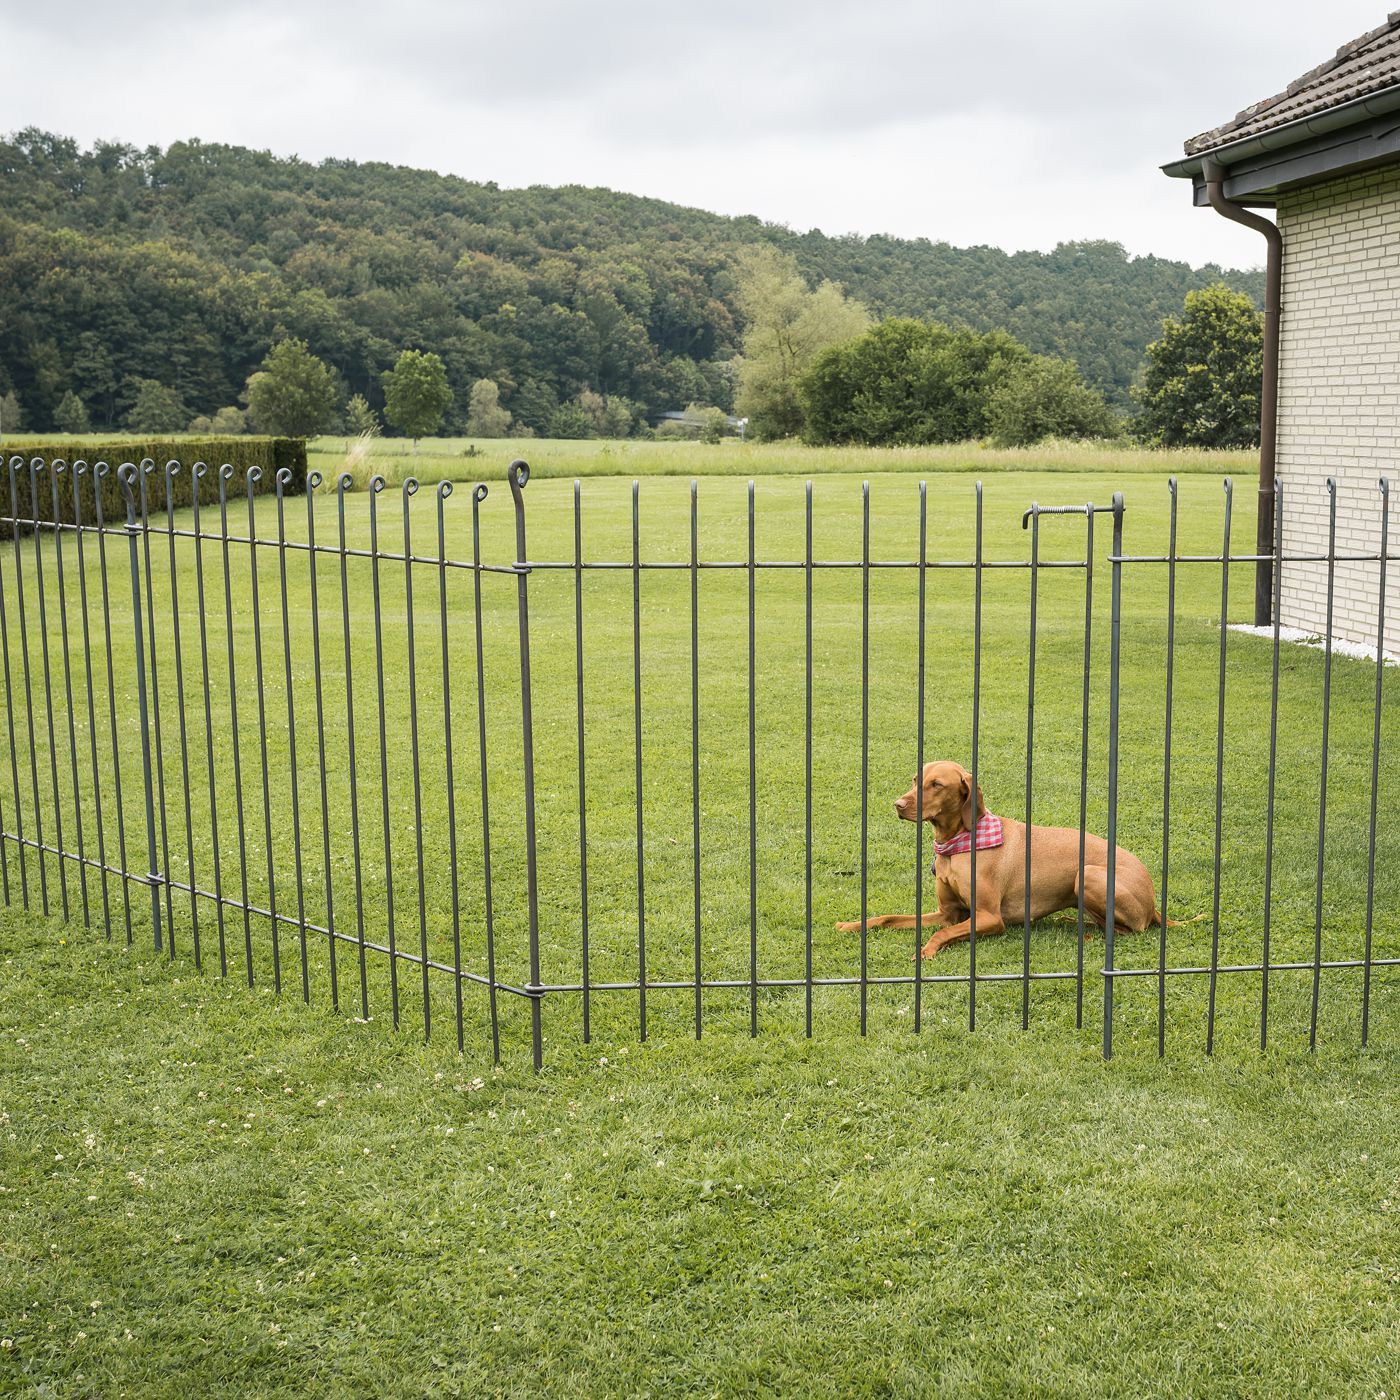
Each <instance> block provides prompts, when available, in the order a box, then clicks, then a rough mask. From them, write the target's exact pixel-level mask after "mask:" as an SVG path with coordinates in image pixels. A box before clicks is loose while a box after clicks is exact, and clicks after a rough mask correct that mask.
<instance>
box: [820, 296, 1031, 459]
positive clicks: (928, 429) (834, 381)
mask: <svg viewBox="0 0 1400 1400" xmlns="http://www.w3.org/2000/svg"><path fill="white" fill-rule="evenodd" d="M1029 358H1030V351H1029V350H1027V349H1026V347H1025V346H1024V345H1022V344H1021V343H1020V341H1018V340H1015V339H1014V338H1013V337H1011V336H1009V335H1007V334H1006V332H1005V331H987V332H985V333H979V332H977V331H969V330H954V329H952V328H951V327H949V326H945V325H941V324H940V323H939V322H937V321H915V320H909V319H905V318H901V317H895V318H892V319H890V320H888V321H882V322H881V323H880V324H879V325H878V326H875V327H874V328H873V329H871V330H869V331H867V332H866V333H865V334H864V335H862V336H860V337H859V338H858V339H856V340H852V341H849V342H848V343H847V344H844V345H838V346H833V347H832V348H831V349H829V350H825V351H823V352H822V354H820V355H818V356H817V358H816V360H815V361H814V362H813V364H812V366H811V368H810V369H809V370H808V371H807V372H806V374H804V375H803V377H802V380H801V385H800V389H801V396H802V406H803V412H804V414H805V417H806V423H807V426H806V438H807V441H809V442H814V443H858V444H860V445H862V446H866V447H884V446H891V445H907V446H922V445H925V444H928V443H937V442H964V441H966V440H967V439H968V438H977V437H982V436H984V435H985V433H986V431H987V398H988V395H989V393H990V391H991V389H992V386H993V385H994V384H995V383H996V382H997V381H998V380H999V379H1000V378H1001V376H1002V375H1003V374H1005V373H1006V371H1007V370H1008V369H1009V368H1010V367H1011V366H1012V365H1014V364H1017V363H1020V362H1023V361H1025V360H1028V359H1029Z"/></svg>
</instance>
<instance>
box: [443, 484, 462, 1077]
mask: <svg viewBox="0 0 1400 1400" xmlns="http://www.w3.org/2000/svg"><path fill="white" fill-rule="evenodd" d="M451 494H452V483H451V482H450V481H440V482H438V488H437V536H438V571H437V572H438V640H439V643H440V645H441V650H442V753H443V767H444V773H443V780H444V781H445V782H446V784H447V877H448V880H449V881H450V882H451V885H452V972H453V978H452V982H453V991H454V1010H455V1013H456V1017H457V1053H458V1054H461V1053H462V1051H463V1050H464V1049H465V1048H466V1044H465V1041H466V1032H465V1030H464V1028H463V1025H462V900H461V891H460V889H459V888H458V879H457V780H456V777H455V775H454V773H453V767H452V667H451V664H450V662H449V659H448V654H447V523H446V518H445V511H444V506H445V505H446V502H447V498H448V497H449V496H450V495H451Z"/></svg>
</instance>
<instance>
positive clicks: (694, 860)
mask: <svg viewBox="0 0 1400 1400" xmlns="http://www.w3.org/2000/svg"><path fill="white" fill-rule="evenodd" d="M699 493H700V484H699V482H697V481H695V480H694V479H693V478H692V479H691V483H690V849H691V904H692V910H691V921H692V923H693V924H694V939H695V1038H696V1040H699V1039H700V1029H701V1012H702V1009H703V1008H702V997H701V990H700V986H701V982H702V980H703V978H702V976H701V956H702V954H701V947H700V500H699Z"/></svg>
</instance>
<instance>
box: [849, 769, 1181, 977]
mask: <svg viewBox="0 0 1400 1400" xmlns="http://www.w3.org/2000/svg"><path fill="white" fill-rule="evenodd" d="M921 781H922V786H923V805H922V812H923V819H924V820H925V821H926V822H928V823H930V825H932V827H933V831H934V842H933V849H934V861H933V874H934V878H935V881H936V885H937V892H938V908H937V909H935V910H933V911H932V912H931V913H927V914H925V915H924V916H923V918H922V923H923V924H925V925H928V924H935V925H941V927H939V928H937V929H936V930H935V932H934V934H933V935H932V937H930V939H929V940H928V942H927V943H925V944H924V947H923V955H924V957H926V958H932V957H935V956H937V954H938V952H939V950H940V949H943V948H946V947H947V946H948V944H950V943H957V942H959V941H960V940H962V939H964V938H968V937H970V936H971V932H972V921H971V914H972V904H971V898H972V895H971V891H972V842H973V839H974V833H975V838H976V841H977V933H978V936H979V937H982V936H990V935H991V934H995V933H1005V932H1006V926H1007V924H1008V922H1014V923H1019V922H1020V921H1021V920H1022V919H1024V918H1025V911H1026V825H1025V823H1024V822H1018V821H1012V820H1011V819H1010V818H1001V817H996V816H992V815H991V814H989V813H988V811H987V808H986V804H985V803H984V802H983V800H982V789H981V788H980V787H979V788H978V789H977V793H976V801H975V802H974V801H973V785H972V774H970V773H969V772H968V771H967V769H965V768H964V767H962V766H961V765H960V764H957V763H950V762H946V761H945V762H937V763H926V764H925V765H924V771H923V774H922V779H921ZM894 809H895V811H896V812H897V813H898V815H899V816H900V818H901V819H902V820H903V821H907V822H912V821H918V820H919V812H920V810H921V809H920V804H919V791H918V789H917V788H910V790H909V791H908V792H906V793H905V794H904V796H903V797H901V798H899V799H898V800H897V801H896V802H895V804H894ZM1107 904H1108V842H1107V841H1105V840H1104V839H1103V837H1102V836H1094V835H1092V834H1091V833H1086V834H1085V837H1084V913H1085V915H1086V916H1087V917H1088V918H1090V919H1092V920H1093V921H1094V923H1096V924H1097V925H1098V926H1099V927H1100V928H1104V927H1105V926H1106V925H1105V921H1106V919H1107V913H1108V910H1107ZM1078 907H1079V830H1078V828H1077V827H1064V826H1032V827H1031V888H1030V910H1031V918H1032V919H1040V918H1043V917H1044V916H1045V915H1047V914H1054V913H1056V912H1057V911H1058V910H1061V909H1077V908H1078ZM1113 922H1114V927H1115V928H1116V929H1118V930H1119V931H1121V932H1124V933H1130V932H1131V933H1141V932H1142V931H1143V930H1144V929H1146V928H1148V927H1149V926H1150V925H1152V924H1160V923H1161V922H1162V916H1161V914H1160V913H1159V912H1158V909H1157V894H1156V890H1155V889H1154V888H1153V884H1152V877H1151V875H1149V874H1148V873H1147V867H1146V866H1145V865H1143V863H1142V862H1141V861H1140V860H1139V859H1138V858H1137V857H1136V856H1135V855H1133V853H1132V852H1131V851H1125V850H1124V849H1123V848H1122V847H1121V846H1119V847H1118V857H1117V862H1116V870H1115V882H1114V898H1113ZM914 925H915V918H914V915H912V914H877V915H875V916H874V917H873V918H868V919H867V920H866V927H867V928H913V927H914ZM836 927H837V928H838V929H839V930H840V931H841V932H842V933H854V932H858V931H859V929H860V921H859V920H856V921H855V922H852V923H842V924H837V925H836Z"/></svg>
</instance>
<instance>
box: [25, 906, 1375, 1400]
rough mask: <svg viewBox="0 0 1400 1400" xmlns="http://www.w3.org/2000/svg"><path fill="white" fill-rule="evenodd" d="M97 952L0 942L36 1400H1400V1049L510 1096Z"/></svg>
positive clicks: (856, 1044) (74, 937) (1012, 1034)
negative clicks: (1052, 1398) (977, 1398)
mask: <svg viewBox="0 0 1400 1400" xmlns="http://www.w3.org/2000/svg"><path fill="white" fill-rule="evenodd" d="M62 938H63V933H62V930H60V929H59V928H58V927H56V926H43V925H36V924H35V923H33V922H32V921H29V920H26V919H22V918H20V917H17V916H15V915H13V914H8V915H0V1187H3V1189H2V1190H0V1346H3V1348H4V1350H3V1351H0V1390H2V1391H4V1392H6V1393H9V1394H20V1395H31V1394H32V1395H49V1394H58V1395H73V1394H81V1395H119V1394H139V1395H143V1396H165V1395H179V1394H200V1395H249V1394H259V1395H269V1394H306V1393H308V1392H311V1393H321V1394H324V1393H329V1394H364V1393H374V1394H392V1395H481V1394H493V1395H525V1394H572V1395H589V1396H593V1395H612V1394H638V1393H661V1392H666V1393H672V1394H677V1393H679V1394H697V1395H713V1394H725V1395H728V1394H769V1393H775V1392H788V1393H791V1392H794V1391H798V1392H801V1393H804V1394H811V1395H833V1396H835V1395H853V1394H854V1395H924V1394H929V1393H930V1392H937V1393H940V1394H943V1393H952V1394H960V1395H961V1394H965V1395H985V1396H1003V1395H1031V1394H1035V1395H1046V1394H1051V1395H1066V1396H1069V1395H1074V1396H1087V1395H1123V1394H1129V1393H1131V1394H1136V1395H1164V1396H1165V1395H1180V1396H1199V1395H1207V1394H1208V1395H1218V1396H1260V1395H1284V1394H1290V1395H1296V1394H1309V1395H1339V1396H1340V1395H1345V1396H1360V1397H1366V1400H1380V1397H1382V1396H1384V1395H1386V1394H1390V1395H1393V1394H1394V1384H1393V1382H1394V1357H1395V1355H1396V1352H1397V1348H1400V1321H1397V1311H1396V1306H1395V1299H1396V1286H1397V1283H1398V1282H1400V1277H1398V1276H1397V1259H1396V1251H1395V1212H1396V1211H1397V1209H1400V1191H1398V1190H1397V1185H1398V1183H1397V1172H1400V1157H1398V1156H1397V1151H1396V1141H1397V1140H1396V1134H1395V1131H1394V1126H1395V1117H1394V1112H1395V1109H1394V1088H1395V1082H1396V1071H1397V1059H1396V1056H1395V1054H1394V1053H1393V1042H1392V1045H1391V1048H1389V1049H1385V1048H1379V1049H1377V1050H1375V1051H1373V1052H1371V1053H1369V1054H1367V1055H1358V1054H1356V1053H1354V1052H1351V1051H1341V1050H1332V1051H1329V1052H1328V1053H1327V1054H1325V1055H1322V1056H1317V1057H1308V1056H1306V1055H1305V1054H1302V1053H1297V1052H1294V1053H1290V1054H1280V1053H1275V1052H1271V1053H1270V1054H1269V1055H1268V1056H1263V1057H1261V1056H1257V1055H1246V1056H1241V1057H1229V1058H1219V1057H1217V1058H1216V1059H1215V1060H1212V1061H1206V1060H1204V1059H1203V1058H1201V1057H1200V1056H1198V1055H1186V1056H1179V1057H1176V1058H1174V1059H1169V1060H1167V1061H1165V1062H1161V1063H1159V1062H1157V1061H1156V1060H1154V1059H1151V1058H1149V1057H1127V1058H1120V1059H1118V1060H1115V1061H1113V1062H1112V1063H1111V1064H1109V1065H1105V1064H1104V1063H1103V1062H1102V1061H1101V1060H1100V1059H1099V1057H1098V1055H1097V1052H1096V1049H1095V1047H1094V1046H1093V1044H1092V1043H1091V1042H1089V1041H1086V1040H1085V1039H1083V1038H1080V1037H1077V1036H1075V1034H1074V1033H1073V1032H1072V1031H1069V1030H1066V1029H1063V1028H1062V1027H1059V1026H1044V1027H1040V1028H1038V1029H1037V1031H1036V1033H1035V1034H1033V1035H1031V1036H1026V1035H1022V1034H1021V1033H1020V1032H1019V1031H1016V1030H1013V1029H1012V1028H1011V1027H1010V1026H1009V1024H1008V1023H1007V1021H1006V1020H1005V1019H1004V1018H1003V1019H1001V1020H1000V1021H997V1022H994V1023H992V1024H990V1025H989V1026H988V1027H987V1028H986V1029H984V1030H982V1031H979V1032H978V1034H977V1035H975V1036H968V1035H966V1034H965V1033H963V1032H962V1031H961V1030H960V1029H958V1028H957V1026H956V1025H947V1026H940V1027H939V1028H938V1030H937V1031H936V1032H934V1031H930V1032H929V1033H927V1034H926V1035H925V1037H924V1038H923V1039H922V1040H920V1041H918V1042H915V1041H914V1040H913V1039H912V1038H910V1037H909V1036H907V1035H906V1036H899V1037H896V1036H881V1037H878V1038H875V1039H870V1040H866V1041H860V1040H858V1039H857V1038H856V1037H855V1036H854V1035H852V1034H850V1033H849V1032H846V1033H839V1034H826V1035H823V1036H821V1037H819V1038H818V1039H816V1040H814V1041H805V1040H804V1039H802V1037H801V1035H800V1034H799V1033H797V1032H796V1031H794V1030H793V1029H791V1027H790V1026H789V1028H787V1029H781V1028H779V1029H773V1030H770V1032H769V1033H768V1034H767V1035H765V1036H764V1037H763V1038H762V1039H760V1040H757V1041H749V1040H747V1039H744V1038H742V1037H738V1036H735V1037H731V1038H727V1039H725V1040H724V1041H721V1042H715V1041H705V1042H702V1043H700V1044H698V1045H697V1044H696V1043H695V1042H694V1041H689V1040H687V1039H686V1038H685V1037H684V1036H676V1037H673V1038H669V1039H667V1040H665V1041H664V1043H660V1044H652V1045H649V1046H646V1047H638V1046H637V1045H636V1044H635V1042H631V1043H624V1042H618V1041H607V1042H604V1043H600V1044H595V1045H594V1046H593V1047H592V1048H591V1049H588V1050H585V1049H584V1048H583V1047H580V1046H573V1047H570V1048H561V1049H560V1050H559V1051H558V1052H557V1053H555V1054H553V1055H552V1056H551V1059H550V1062H549V1063H548V1065H547V1066H546V1069H545V1072H544V1073H543V1074H542V1075H539V1076H536V1075H533V1074H531V1073H530V1072H529V1070H528V1069H526V1068H521V1067H518V1060H517V1067H510V1068H507V1069H506V1070H504V1071H503V1072H498V1073H492V1072H491V1071H490V1070H489V1069H485V1068H484V1067H482V1066H480V1065H479V1064H476V1063H473V1061H472V1060H471V1059H469V1060H468V1061H466V1062H465V1063H464V1062H463V1061H462V1060H461V1059H460V1058H459V1057H458V1056H456V1055H455V1054H454V1053H453V1052H452V1051H451V1050H450V1049H449V1048H448V1047H447V1046H446V1045H444V1044H440V1043H435V1044H434V1045H433V1046H430V1047H426V1048H425V1047H424V1046H423V1045H422V1044H421V1043H419V1042H417V1041H416V1040H415V1038H413V1037H411V1036H393V1035H390V1034H387V1033H386V1032H383V1031H378V1030H373V1029H365V1028H354V1027H350V1026H347V1025H346V1024H345V1023H344V1022H343V1021H341V1020H339V1019H338V1018H334V1017H332V1016H330V1015H329V1014H327V1013H326V1012H325V1011H324V1010H320V1009H317V1008H307V1007H304V1006H302V1004H301V1003H300V1002H299V1001H297V1000H295V999H294V998H291V999H289V998H283V999H281V1000H277V999H275V998H274V997H273V996H272V995H271V993H270V992H268V991H267V990H265V989H262V990H256V991H253V992H249V991H248V990H247V989H246V988H239V987H237V986H231V985H229V984H226V983H222V982H219V981H217V980H214V979H211V978H208V977H200V976H197V975H193V973H192V969H191V968H190V966H189V964H188V962H184V961H182V962H181V963H179V964H178V965H177V966H176V967H175V968H174V969H172V968H170V967H169V966H168V965H166V964H165V963H164V962H161V961H153V960H152V959H151V958H150V956H149V955H141V954H139V953H137V952H132V951H129V950H125V949H122V948H120V947H118V948H114V949H108V948H106V947H104V946H102V945H101V944H99V943H96V942H94V941H93V940H91V939H90V938H86V937H84V936H82V935H80V934H74V933H73V932H72V931H71V930H70V931H69V932H68V935H67V941H66V942H63V941H62Z"/></svg>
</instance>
